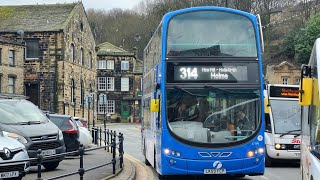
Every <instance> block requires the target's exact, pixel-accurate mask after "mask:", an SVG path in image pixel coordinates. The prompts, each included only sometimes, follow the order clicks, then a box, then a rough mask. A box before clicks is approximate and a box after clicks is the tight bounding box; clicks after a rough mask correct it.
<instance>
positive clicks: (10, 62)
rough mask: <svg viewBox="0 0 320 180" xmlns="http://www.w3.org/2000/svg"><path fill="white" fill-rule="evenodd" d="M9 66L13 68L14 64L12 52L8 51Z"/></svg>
mask: <svg viewBox="0 0 320 180" xmlns="http://www.w3.org/2000/svg"><path fill="white" fill-rule="evenodd" d="M9 65H10V66H14V65H15V62H14V51H13V50H10V51H9Z"/></svg>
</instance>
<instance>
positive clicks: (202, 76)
mask: <svg viewBox="0 0 320 180" xmlns="http://www.w3.org/2000/svg"><path fill="white" fill-rule="evenodd" d="M174 81H227V82H228V81H231V82H234V81H235V82H237V81H248V67H247V66H246V65H236V66H231V65H228V66H223V65H221V66H204V65H200V66H174Z"/></svg>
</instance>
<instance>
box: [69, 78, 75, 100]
mask: <svg viewBox="0 0 320 180" xmlns="http://www.w3.org/2000/svg"><path fill="white" fill-rule="evenodd" d="M74 89H75V84H74V79H71V92H70V93H71V103H75V95H74Z"/></svg>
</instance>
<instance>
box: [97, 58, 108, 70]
mask: <svg viewBox="0 0 320 180" xmlns="http://www.w3.org/2000/svg"><path fill="white" fill-rule="evenodd" d="M106 66H107V62H106V60H99V61H98V69H106V68H107V67H106Z"/></svg>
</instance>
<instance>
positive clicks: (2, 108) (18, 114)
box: [0, 100, 48, 124]
mask: <svg viewBox="0 0 320 180" xmlns="http://www.w3.org/2000/svg"><path fill="white" fill-rule="evenodd" d="M0 117H1V118H0V123H3V124H39V123H46V122H48V118H47V117H46V116H45V115H44V114H43V113H42V112H41V110H40V109H39V108H37V106H35V105H34V104H32V103H31V102H29V101H24V100H23V101H15V100H13V101H9V100H8V101H1V102H0Z"/></svg>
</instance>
